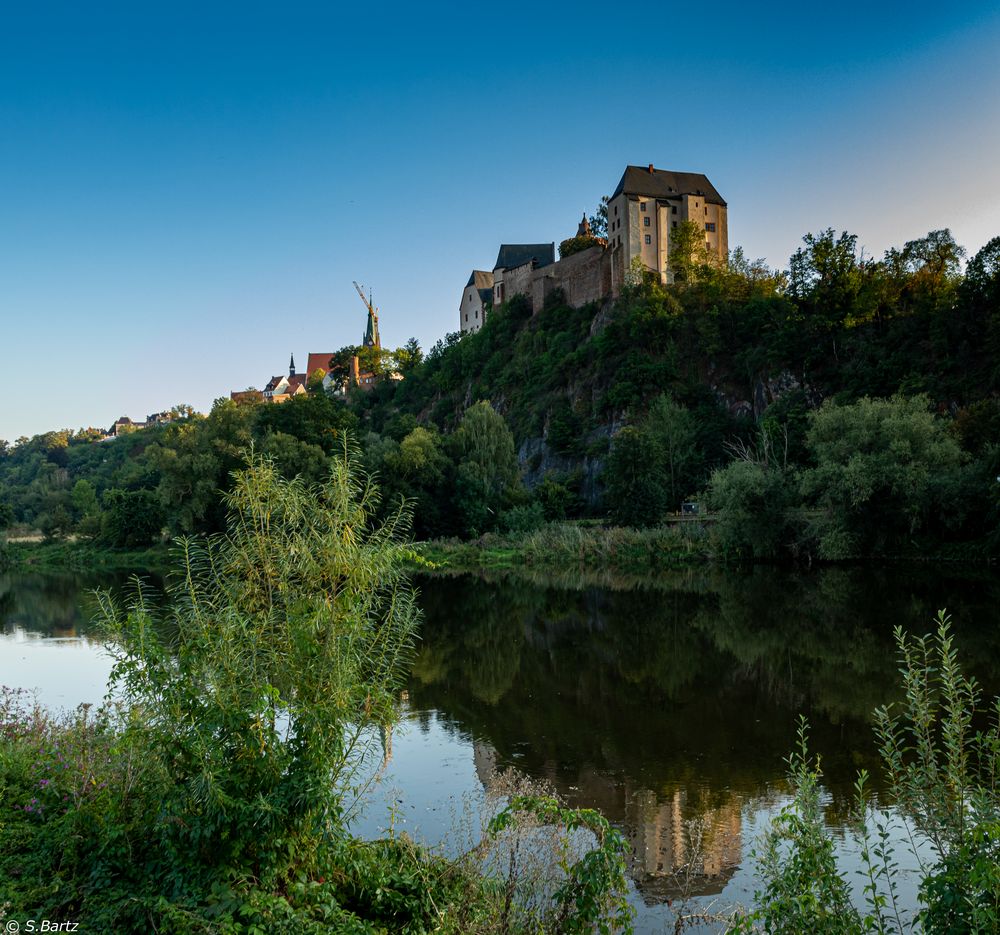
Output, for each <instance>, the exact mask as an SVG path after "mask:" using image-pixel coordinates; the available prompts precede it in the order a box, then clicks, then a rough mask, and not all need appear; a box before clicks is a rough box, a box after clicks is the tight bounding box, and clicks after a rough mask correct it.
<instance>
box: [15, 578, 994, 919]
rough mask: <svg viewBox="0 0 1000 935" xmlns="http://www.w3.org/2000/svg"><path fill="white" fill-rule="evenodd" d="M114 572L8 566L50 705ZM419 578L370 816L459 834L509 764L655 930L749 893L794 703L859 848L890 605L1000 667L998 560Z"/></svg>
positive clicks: (27, 683)
mask: <svg viewBox="0 0 1000 935" xmlns="http://www.w3.org/2000/svg"><path fill="white" fill-rule="evenodd" d="M119 584H120V581H115V580H104V581H97V580H95V579H92V578H87V577H55V576H38V575H15V576H11V575H8V576H6V577H3V576H0V621H2V635H0V683H2V684H6V685H11V686H19V687H26V688H33V689H36V690H37V691H38V695H39V697H40V699H41V700H42V701H43V702H45V703H46V704H48V705H50V706H52V707H62V708H65V707H73V706H75V705H76V704H79V703H81V702H95V701H99V700H100V699H101V698H102V697H103V694H104V689H105V681H106V678H107V674H108V671H109V669H110V660H109V659H108V657H107V655H106V653H105V652H104V650H103V648H102V645H101V643H100V641H99V640H98V639H96V638H95V637H94V636H93V631H92V630H91V629H90V627H89V624H88V619H89V615H90V614H91V613H92V611H93V606H92V600H91V599H90V598H89V597H88V590H89V589H91V588H93V587H94V586H97V585H109V586H112V587H114V586H117V585H119ZM418 584H419V587H420V590H421V602H422V605H423V608H424V615H425V619H424V624H423V630H422V634H421V641H420V643H419V646H418V650H417V654H416V658H415V660H414V666H413V671H412V674H411V676H410V679H409V685H408V689H407V695H406V697H407V702H406V716H405V719H404V723H403V725H402V726H401V728H400V729H398V730H397V731H396V732H395V736H394V738H393V755H392V759H391V761H390V763H389V765H388V767H387V769H386V770H385V772H384V774H383V776H382V778H381V780H380V783H379V785H378V786H377V788H376V790H375V792H374V793H373V795H372V798H371V801H370V802H369V804H368V807H367V811H366V812H365V814H364V815H363V816H362V817H361V818H360V819H359V820H358V822H357V825H356V827H357V830H358V831H359V832H360V833H365V834H375V833H378V832H379V831H380V830H381V829H382V828H384V827H385V826H387V825H388V823H389V822H390V820H391V821H392V823H393V824H394V826H395V827H396V828H397V829H405V830H407V831H408V832H409V833H411V834H413V835H414V836H416V837H418V838H420V839H422V840H425V841H428V842H430V843H435V844H442V846H444V847H446V848H447V847H448V846H449V841H451V840H452V831H453V829H454V826H455V822H456V815H457V814H458V813H459V812H460V811H461V807H462V806H461V804H460V800H461V798H462V797H463V796H467V797H471V798H473V799H474V798H475V795H476V794H477V793H481V790H482V788H483V785H484V784H485V783H487V782H488V781H489V779H490V777H491V775H492V774H493V773H494V771H496V770H498V769H504V768H507V767H515V768H516V769H517V770H519V771H521V772H523V773H525V774H527V775H528V776H530V777H533V778H536V779H544V780H546V781H547V782H548V783H550V784H551V785H552V786H554V787H555V788H556V789H557V790H558V791H559V793H560V794H561V795H562V796H563V797H564V798H565V799H566V800H567V801H568V802H570V803H571V804H573V805H579V806H587V807H592V808H599V809H600V810H601V811H602V812H603V813H604V814H605V815H606V816H607V817H608V818H609V820H611V821H612V822H613V823H614V824H615V825H616V826H618V827H619V828H620V829H621V830H622V831H623V832H624V833H625V834H626V835H627V837H628V839H629V841H630V843H631V846H632V877H633V880H634V881H635V890H634V893H633V902H634V904H635V905H636V908H637V910H638V912H639V919H638V921H639V926H638V928H639V930H640V931H644V932H656V931H662V930H664V927H665V926H667V925H668V924H669V923H670V920H671V918H672V914H671V913H672V910H671V908H670V907H669V906H668V900H672V901H674V903H675V905H676V901H677V899H678V897H679V896H681V895H682V894H683V893H687V894H688V895H690V896H692V897H693V904H694V905H696V906H713V907H715V908H717V909H721V908H724V907H725V906H726V905H728V904H731V903H732V902H733V901H735V900H743V901H746V900H747V899H748V898H749V897H750V895H752V892H753V888H754V877H753V860H752V858H751V855H750V850H751V848H752V846H753V844H754V840H755V838H756V837H757V835H758V834H759V833H760V830H761V829H762V828H763V827H764V826H765V825H766V823H767V820H768V818H769V817H770V816H771V815H773V814H774V813H775V812H776V811H777V810H778V809H779V808H780V807H781V806H782V805H783V804H784V803H785V802H786V801H787V786H786V784H785V782H784V765H783V758H784V757H785V756H786V755H787V754H788V752H789V750H790V749H791V747H792V744H793V742H794V739H795V721H796V718H797V716H798V715H799V714H800V713H801V714H805V715H806V716H807V717H808V718H809V720H810V723H811V725H812V738H813V747H814V749H815V750H816V751H817V752H819V753H820V754H822V757H823V764H824V772H825V776H826V786H827V790H828V800H827V817H828V821H829V824H830V826H831V827H832V828H834V829H836V831H837V833H838V835H840V836H841V837H842V844H841V847H840V851H841V855H842V857H843V858H844V860H845V861H846V864H847V866H848V868H849V869H851V868H853V867H854V866H856V852H855V848H854V846H853V844H852V842H851V840H850V837H849V835H846V833H844V831H845V827H846V821H847V818H846V816H847V811H848V808H849V806H850V793H851V786H852V784H853V782H854V778H855V775H856V771H857V769H858V768H859V767H862V766H866V767H868V768H869V769H872V768H873V767H874V766H875V759H874V756H873V746H874V745H873V741H872V734H871V726H870V713H871V711H872V709H873V708H874V707H875V706H876V705H878V704H882V703H885V702H889V701H892V700H893V699H894V698H895V697H896V694H897V689H896V680H897V672H896V667H897V663H896V658H895V646H894V642H893V636H892V631H893V627H894V626H896V625H897V624H898V625H901V626H903V627H904V628H906V629H908V630H910V631H913V632H919V633H923V632H927V631H928V630H930V629H931V628H932V626H933V617H934V615H935V613H936V612H937V610H938V609H939V608H943V607H947V608H948V610H949V611H950V612H951V613H952V615H953V617H954V620H955V632H956V640H957V643H958V646H959V650H960V652H961V654H962V658H963V660H964V661H965V663H966V665H967V668H968V669H969V670H970V671H971V672H972V673H974V674H975V675H976V676H977V677H978V678H979V679H980V681H981V682H982V683H983V684H984V685H985V686H986V687H987V688H988V689H989V690H990V691H991V692H995V691H996V690H997V689H998V687H1000V652H998V650H1000V627H998V626H997V623H998V612H997V608H998V606H1000V576H998V575H997V574H996V573H994V572H990V571H986V570H984V571H977V570H968V569H964V570H955V569H944V570H942V569H940V568H933V567H930V566H927V567H923V566H921V567H918V568H912V567H906V568H901V567H893V568H887V569H870V568H849V569H845V568H836V569H825V570H821V571H818V572H814V573H810V574H803V573H793V572H787V571H780V570H776V569H755V570H753V571H750V572H734V571H722V570H696V571H690V572H683V573H675V574H669V575H665V576H662V577H659V578H656V579H652V580H651V579H642V580H627V579H620V578H619V579H616V578H614V577H610V576H608V577H606V578H603V579H599V580H591V581H581V580H580V579H579V577H577V576H565V577H562V578H557V579H553V578H552V576H546V578H545V579H544V580H540V581H532V580H530V579H526V578H523V577H519V578H518V579H516V580H512V579H506V580H504V579H497V580H490V579H488V578H482V577H474V576H456V577H434V578H422V579H420V580H419V582H418ZM390 803H392V809H391V811H392V817H391V818H390V807H389V806H390ZM682 868H687V870H689V871H691V872H690V873H687V874H685V875H684V877H683V880H682V879H681V878H680V877H679V871H680V870H681V869H682ZM906 889H907V890H908V891H909V892H910V894H911V896H912V894H913V893H914V892H915V881H914V880H912V879H911V880H908V881H907V883H906Z"/></svg>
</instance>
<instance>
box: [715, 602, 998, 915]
mask: <svg viewBox="0 0 1000 935" xmlns="http://www.w3.org/2000/svg"><path fill="white" fill-rule="evenodd" d="M896 642H897V645H898V646H899V655H900V664H901V665H900V671H901V673H902V681H903V690H904V700H903V701H902V702H901V704H900V705H899V706H898V707H889V708H886V707H883V708H879V709H878V710H876V712H875V734H876V738H877V740H878V745H879V753H880V757H881V761H882V768H883V771H884V773H885V777H886V780H887V785H888V797H887V803H886V804H889V805H893V806H895V808H896V810H897V811H898V814H899V817H900V819H901V820H902V821H903V822H905V824H906V826H907V827H906V830H907V832H908V839H909V841H910V842H911V846H912V848H913V849H914V856H915V857H916V859H917V861H918V864H919V865H920V867H921V868H922V870H921V873H922V879H921V882H920V905H919V906H918V907H917V909H916V911H915V912H914V913H912V914H911V915H909V916H908V915H906V914H905V913H904V912H903V910H902V909H901V906H900V900H899V889H898V884H899V869H898V862H897V860H896V858H895V856H894V850H893V845H892V843H891V841H890V838H889V836H888V833H887V830H886V826H885V822H884V819H878V818H875V817H874V810H873V806H872V802H871V797H870V796H869V794H868V791H867V790H868V777H867V774H866V773H864V772H862V773H861V774H860V775H859V777H858V781H857V784H856V792H857V807H856V819H855V824H856V831H855V834H856V836H857V839H858V842H859V843H860V846H861V863H862V877H863V879H864V908H863V909H860V908H859V907H858V906H855V905H854V904H853V903H852V901H851V898H850V891H849V888H848V882H847V878H846V876H845V875H844V872H843V871H842V870H841V869H840V868H839V867H838V866H837V863H836V860H835V858H834V842H833V838H832V836H831V834H830V832H829V831H828V830H827V829H826V827H825V824H824V822H823V816H822V788H821V778H822V776H821V773H820V770H819V764H818V762H817V761H814V760H812V759H811V758H810V756H809V753H808V748H807V743H806V726H805V722H804V721H803V722H802V724H801V725H800V729H799V747H798V749H797V750H796V751H795V753H793V754H792V756H791V757H790V758H789V767H790V771H789V778H790V781H791V785H792V790H793V801H792V803H791V804H790V805H789V806H787V807H786V808H785V809H783V810H782V812H781V814H780V815H779V816H778V817H777V818H776V819H775V820H774V821H773V823H772V825H771V828H770V830H769V832H768V833H767V835H766V837H765V839H764V846H763V851H762V854H761V857H762V859H761V863H760V876H761V881H762V886H761V888H760V889H758V890H757V892H756V894H755V906H754V908H753V909H752V910H750V911H749V912H746V913H744V914H742V916H741V917H740V918H739V919H738V920H737V921H736V923H735V924H734V926H733V931H738V932H751V931H759V930H760V928H761V927H763V929H764V931H767V932H774V933H785V932H787V933H789V935H791V933H798V932H807V931H808V932H830V933H838V935H839V933H851V935H853V933H864V932H902V931H913V930H922V931H925V932H927V933H929V935H946V933H947V935H953V933H965V932H968V933H979V932H996V931H998V930H1000V835H998V832H1000V790H998V788H997V785H996V777H997V775H1000V698H997V699H994V701H993V703H992V704H991V706H990V709H989V712H990V721H989V723H988V724H984V726H981V727H979V726H974V725H976V724H978V723H980V722H983V721H984V715H985V714H986V712H984V711H982V710H981V708H980V702H981V693H980V690H979V688H978V686H977V685H976V683H975V681H974V680H972V679H970V678H968V677H966V676H965V675H964V674H963V673H962V670H961V667H960V666H959V663H958V658H957V653H956V651H955V648H954V640H953V637H952V633H951V624H950V620H949V618H948V617H947V616H946V615H945V613H944V612H943V611H942V612H941V613H940V614H939V616H938V629H937V632H936V633H935V634H934V635H933V636H924V637H919V638H913V637H910V636H908V635H907V634H905V633H904V632H903V631H902V629H901V628H899V627H897V628H896ZM873 825H874V830H873V827H872V826H873ZM922 846H926V847H927V848H929V850H930V858H929V859H928V856H927V855H926V854H922V855H918V854H917V848H918V847H922Z"/></svg>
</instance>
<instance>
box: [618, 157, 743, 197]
mask: <svg viewBox="0 0 1000 935" xmlns="http://www.w3.org/2000/svg"><path fill="white" fill-rule="evenodd" d="M622 194H624V195H647V196H648V197H650V198H676V197H677V196H678V195H702V196H704V198H705V201H707V202H708V203H709V204H713V205H723V206H725V204H726V202H725V200H724V199H723V197H722V195H720V194H719V193H718V192H717V191H716V190H715V186H714V185H713V184H712V183H711V182H710V181H709V180H708V177H707V176H705V175H702V174H701V173H700V172H671V171H669V170H668V169H653V171H652V172H650V171H649V168H648V167H646V166H626V167H625V173H624V174H623V175H622V180H621V181H620V182H619V183H618V187H617V188H616V189H615V191H614V194H613V195H612V196H611V197H612V198H617V197H618V196H619V195H622Z"/></svg>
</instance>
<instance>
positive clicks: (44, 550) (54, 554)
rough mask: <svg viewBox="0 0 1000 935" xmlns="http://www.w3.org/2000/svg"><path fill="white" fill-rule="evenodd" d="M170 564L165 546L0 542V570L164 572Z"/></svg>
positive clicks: (167, 547)
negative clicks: (112, 546)
mask: <svg viewBox="0 0 1000 935" xmlns="http://www.w3.org/2000/svg"><path fill="white" fill-rule="evenodd" d="M169 561H170V550H169V546H168V545H166V544H162V545H156V546H150V547H149V548H144V549H109V548H104V547H102V546H99V545H96V544H94V543H93V542H81V541H75V542H72V541H61V542H52V541H49V542H44V541H42V542H30V541H20V542H5V543H0V570H2V569H4V568H30V569H33V570H36V571H95V570H97V571H132V570H141V571H157V570H159V569H165V568H166V567H167V566H168V564H169Z"/></svg>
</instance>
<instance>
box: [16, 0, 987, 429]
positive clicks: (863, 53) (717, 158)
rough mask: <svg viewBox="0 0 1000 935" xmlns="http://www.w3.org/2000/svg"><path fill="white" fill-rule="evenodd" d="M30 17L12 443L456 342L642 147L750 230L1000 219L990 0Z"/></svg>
mask: <svg viewBox="0 0 1000 935" xmlns="http://www.w3.org/2000/svg"><path fill="white" fill-rule="evenodd" d="M337 6H338V5H336V4H329V3H323V4H319V3H317V4H315V5H311V4H297V3H294V2H292V3H282V4H277V3H275V4H260V3H243V4H239V5H236V4H233V5H231V6H229V5H223V4H203V3H198V4H194V3H184V2H171V3H169V4H167V3H152V4H144V3H134V2H129V3H127V4H125V3H122V4H118V3H101V4H77V3H75V4H72V5H68V4H67V5H65V6H64V5H60V4H46V3H40V4H30V5H29V4H22V5H21V8H22V9H21V12H16V11H13V10H12V5H10V4H8V5H7V7H6V9H5V11H4V13H3V19H2V21H0V195H2V200H0V324H2V334H0V365H2V366H0V370H2V373H3V374H4V378H5V380H4V382H5V385H6V386H7V388H8V389H7V391H6V392H5V393H4V394H3V403H2V409H0V438H8V439H11V440H13V439H14V438H16V437H17V436H19V435H22V434H34V433H36V432H41V431H45V430H48V429H52V428H61V427H70V428H76V427H79V426H86V425H103V426H107V425H109V424H110V423H111V422H112V421H113V420H114V419H115V418H116V417H117V416H119V415H122V414H123V413H124V414H128V415H130V416H132V417H133V418H143V417H144V416H145V415H146V414H147V413H149V412H153V411H156V410H159V409H163V408H167V407H169V406H171V405H173V404H175V403H179V402H188V403H191V404H192V405H194V406H195V407H196V408H198V409H203V410H204V409H207V408H208V406H210V404H211V401H212V399H213V398H215V397H217V396H222V395H225V394H227V393H228V392H229V391H230V390H231V389H240V388H244V387H246V386H248V385H251V384H252V385H256V386H258V387H259V386H261V385H262V384H263V382H264V381H265V380H266V379H267V378H268V376H270V375H271V374H274V373H281V372H283V371H284V368H285V367H286V366H287V362H288V355H289V353H290V352H292V351H294V353H295V355H296V360H297V361H298V362H299V363H300V367H304V365H305V356H306V354H307V353H308V352H309V351H326V350H334V349H336V348H339V347H341V346H343V345H345V344H349V343H355V342H358V341H360V339H361V335H362V332H363V330H364V324H365V311H364V308H363V307H362V305H361V302H360V301H359V299H358V297H357V295H356V294H355V293H354V289H353V287H352V286H351V281H352V280H353V279H358V280H360V281H361V282H363V283H364V284H365V285H366V286H368V285H370V286H372V287H373V288H374V290H375V299H376V303H377V304H378V305H380V306H381V309H382V316H381V325H382V338H383V343H385V344H389V345H392V346H395V345H398V344H402V343H403V342H404V341H405V340H406V339H407V338H408V337H410V336H411V335H415V336H416V337H417V338H419V340H420V342H421V344H422V345H423V346H424V347H428V346H430V345H431V344H432V343H433V342H434V341H435V340H436V339H437V338H438V337H440V336H441V335H442V334H444V333H445V332H446V331H451V330H455V329H456V328H457V324H458V319H457V314H458V313H457V305H458V301H459V297H460V292H461V289H462V287H463V286H464V284H465V280H466V279H467V278H468V275H469V271H470V270H471V269H472V268H473V267H479V268H486V269H488V268H491V267H492V264H493V261H494V259H495V257H496V251H497V246H498V244H499V243H500V242H501V241H531V242H536V241H550V240H555V241H559V240H561V239H563V238H564V237H566V236H570V235H572V234H573V233H574V232H575V228H576V224H577V221H578V220H579V218H580V215H581V214H582V213H583V211H584V210H587V211H588V212H589V211H591V210H592V209H593V208H594V207H595V205H596V204H597V202H598V200H599V198H600V196H601V195H603V194H606V193H608V192H610V191H611V189H612V188H613V187H614V185H615V184H616V183H617V181H618V179H619V177H620V175H621V172H622V170H623V168H624V166H625V165H626V164H627V163H634V164H640V165H644V164H646V163H649V162H652V163H655V164H656V165H658V166H661V167H663V168H672V169H680V170H687V171H701V172H705V173H706V174H707V175H708V176H709V178H710V179H711V180H712V182H713V183H714V184H715V186H716V187H717V188H718V189H719V191H720V192H722V194H723V196H724V197H725V198H726V199H727V201H728V202H729V206H730V208H729V210H730V245H731V246H735V245H737V244H742V245H743V246H744V248H745V249H746V251H747V253H748V254H750V255H752V256H755V257H756V256H762V257H766V258H767V260H768V261H769V262H770V263H771V264H772V265H776V266H785V265H786V264H787V261H788V256H789V255H790V253H791V252H792V251H793V250H794V249H795V247H796V246H797V245H798V243H799V240H800V238H801V236H802V234H804V233H805V232H807V231H815V230H820V229H822V228H825V227H828V226H832V227H836V228H845V229H849V230H851V231H852V232H855V233H857V234H858V235H859V238H860V242H861V243H863V244H864V245H865V246H866V248H867V250H868V251H869V252H872V253H875V254H881V252H882V251H883V250H884V249H885V248H886V247H887V246H890V245H894V244H902V243H903V242H904V241H906V240H909V239H912V238H914V237H918V236H921V235H923V234H924V233H926V232H927V231H928V230H931V229H936V228H939V227H950V228H951V229H952V230H953V231H954V233H955V235H956V237H957V239H958V240H959V242H960V243H962V244H964V245H965V246H966V247H967V248H968V249H969V252H970V255H971V254H972V253H973V252H974V251H975V250H977V249H978V248H979V247H981V246H982V245H983V243H985V242H986V241H987V240H988V239H990V237H992V236H994V235H996V234H1000V158H998V153H1000V64H998V63H1000V55H998V50H1000V11H998V10H997V8H996V5H995V4H993V3H985V2H980V0H970V2H966V3H963V4H954V5H952V4H944V3H938V2H936V3H933V4H929V3H922V2H919V0H917V2H909V3H902V2H896V3H877V2H876V3H870V4H862V5H860V6H859V5H853V6H851V5H847V6H845V5H843V4H836V5H834V4H830V5H819V4H807V3H797V4H794V5H793V4H787V3H771V4H749V3H741V4H739V5H730V4H727V3H724V2H722V3H719V2H715V3H711V4H707V3H702V4H683V5H672V4H668V3H657V4H628V5H617V6H616V5H615V4H608V3H606V2H602V3H593V4H589V3H585V2H581V3H575V4H572V5H566V6H562V7H556V6H555V5H546V4H538V3H533V4H520V3H509V4H500V5H497V4H487V5H475V4H455V5H454V6H451V5H442V4H426V5H421V4H413V3H406V4H398V3H394V2H392V0H386V2H382V3H378V4H376V3H361V4H356V5H354V7H353V9H352V10H351V11H349V12H343V11H341V10H340V9H338V8H337Z"/></svg>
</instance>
